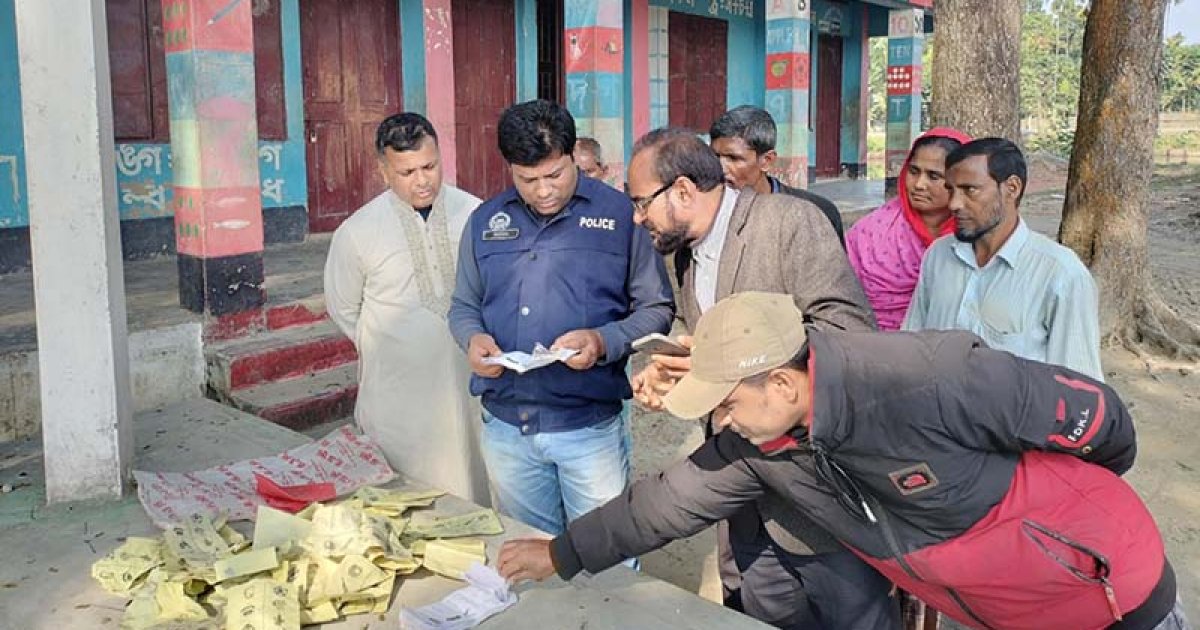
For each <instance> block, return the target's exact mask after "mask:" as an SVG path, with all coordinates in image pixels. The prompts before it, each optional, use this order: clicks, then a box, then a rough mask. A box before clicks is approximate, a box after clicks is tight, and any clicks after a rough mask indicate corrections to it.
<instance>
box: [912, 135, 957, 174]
mask: <svg viewBox="0 0 1200 630" xmlns="http://www.w3.org/2000/svg"><path fill="white" fill-rule="evenodd" d="M961 146H962V143H961V142H959V141H958V140H955V139H954V138H951V137H948V136H922V137H920V138H917V141H916V142H914V143H913V145H912V150H910V151H909V152H908V159H910V160H911V159H912V158H913V156H915V155H916V154H917V150H919V149H924V148H925V147H937V148H939V149H941V150H943V151H945V152H946V155H950V154H951V153H954V151H955V150H956V149H958V147H961ZM947 167H949V165H947Z"/></svg>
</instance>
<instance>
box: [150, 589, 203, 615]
mask: <svg viewBox="0 0 1200 630" xmlns="http://www.w3.org/2000/svg"><path fill="white" fill-rule="evenodd" d="M154 602H155V603H156V604H158V618H159V619H162V620H166V621H204V620H206V619H208V612H207V611H205V610H204V607H203V606H201V605H200V604H197V603H196V601H195V600H194V599H192V598H191V597H188V595H187V593H185V592H184V589H183V584H180V583H179V582H163V583H161V584H159V585H158V590H156V591H155V592H154Z"/></svg>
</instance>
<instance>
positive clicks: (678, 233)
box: [650, 200, 690, 255]
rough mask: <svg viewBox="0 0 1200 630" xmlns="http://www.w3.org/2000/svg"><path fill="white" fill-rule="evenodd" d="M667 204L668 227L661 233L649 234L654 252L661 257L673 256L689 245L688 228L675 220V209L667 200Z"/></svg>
mask: <svg viewBox="0 0 1200 630" xmlns="http://www.w3.org/2000/svg"><path fill="white" fill-rule="evenodd" d="M667 204H668V205H667V221H668V222H670V227H669V228H667V229H666V230H663V231H658V230H653V231H651V232H650V240H651V241H652V242H653V244H654V249H655V251H657V252H658V253H660V254H663V255H666V254H674V253H675V252H677V251H679V250H680V249H681V248H683V247H685V246H687V245H690V242H689V239H688V226H686V225H683V224H681V223H680V222H678V221H676V220H675V208H673V207H671V206H670V201H669V200H668V202H667Z"/></svg>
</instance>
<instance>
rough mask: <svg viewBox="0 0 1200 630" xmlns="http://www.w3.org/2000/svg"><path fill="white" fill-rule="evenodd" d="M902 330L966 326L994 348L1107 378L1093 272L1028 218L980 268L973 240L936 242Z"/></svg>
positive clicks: (928, 255) (962, 328)
mask: <svg viewBox="0 0 1200 630" xmlns="http://www.w3.org/2000/svg"><path fill="white" fill-rule="evenodd" d="M902 329H903V330H931V329H932V330H950V329H957V330H968V331H970V332H973V333H975V334H976V335H979V336H980V337H982V338H983V340H984V341H986V342H987V343H988V345H989V346H991V347H993V348H996V349H999V350H1005V351H1008V352H1011V353H1013V354H1015V355H1017V356H1019V357H1023V358H1026V359H1033V360H1035V361H1042V362H1044V363H1053V364H1055V365H1061V366H1064V367H1067V368H1070V369H1072V370H1075V371H1077V372H1080V373H1083V374H1086V375H1088V376H1090V377H1092V378H1094V379H1097V380H1101V381H1103V380H1104V372H1103V371H1102V370H1101V368H1100V323H1099V303H1098V298H1097V292H1096V283H1095V282H1094V281H1093V280H1092V274H1091V273H1090V272H1089V271H1088V270H1087V267H1084V266H1083V263H1082V262H1080V260H1079V257H1078V256H1076V255H1075V252H1073V251H1071V250H1070V249H1068V248H1066V247H1063V246H1062V245H1059V244H1058V243H1055V242H1054V241H1052V240H1050V239H1048V238H1046V237H1045V236H1042V235H1041V234H1038V233H1036V232H1033V231H1032V230H1030V229H1029V226H1027V225H1026V224H1025V221H1024V220H1023V219H1022V220H1020V221H1019V222H1018V223H1017V228H1016V230H1014V231H1013V233H1012V235H1011V236H1009V238H1008V241H1007V242H1005V243H1004V245H1003V246H1002V247H1001V248H1000V251H998V252H996V255H995V256H993V257H992V259H991V260H989V261H988V263H987V264H986V265H984V266H983V267H980V266H979V265H978V263H976V260H975V250H974V248H973V247H972V246H971V244H970V243H964V242H962V241H959V240H958V239H956V238H954V237H953V236H946V237H943V238H941V239H938V240H937V241H935V242H934V243H933V245H931V246H930V247H929V250H928V251H926V252H925V259H924V260H923V261H922V262H921V277H920V279H919V280H918V281H917V288H916V290H915V291H914V292H913V300H912V304H911V305H910V306H909V307H908V315H907V316H906V317H905V318H904V325H903V326H902Z"/></svg>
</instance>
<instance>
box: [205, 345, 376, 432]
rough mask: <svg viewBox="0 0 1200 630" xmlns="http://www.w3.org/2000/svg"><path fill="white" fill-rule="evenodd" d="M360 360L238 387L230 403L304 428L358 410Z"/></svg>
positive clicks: (261, 415)
mask: <svg viewBox="0 0 1200 630" xmlns="http://www.w3.org/2000/svg"><path fill="white" fill-rule="evenodd" d="M357 398H358V362H357V361H356V362H354V363H348V364H345V365H340V366H338V367H335V368H332V369H328V370H321V371H319V372H314V373H312V374H308V375H305V376H300V377H296V378H289V379H284V380H280V381H274V382H268V383H262V384H260V385H255V386H254V387H247V388H245V389H237V390H234V391H233V393H232V394H231V395H230V396H229V400H228V402H229V404H232V405H233V406H234V407H237V408H238V409H241V410H242V411H245V412H247V413H252V414H254V415H256V416H258V417H260V418H262V419H264V420H270V421H271V422H274V423H275V424H278V425H280V426H284V427H287V428H289V429H292V430H293V431H301V430H304V429H308V428H311V427H314V426H316V425H319V424H324V423H326V422H329V421H331V420H336V419H338V418H345V417H347V416H350V415H351V414H353V413H354V401H355V400H356V399H357Z"/></svg>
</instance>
